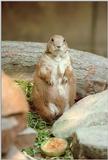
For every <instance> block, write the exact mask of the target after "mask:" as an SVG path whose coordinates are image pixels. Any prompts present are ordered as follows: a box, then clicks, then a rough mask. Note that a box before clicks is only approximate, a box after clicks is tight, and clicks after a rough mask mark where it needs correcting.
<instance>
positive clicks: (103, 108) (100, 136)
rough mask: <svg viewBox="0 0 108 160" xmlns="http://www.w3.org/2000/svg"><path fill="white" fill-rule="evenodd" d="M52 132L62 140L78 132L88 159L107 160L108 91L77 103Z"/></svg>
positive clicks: (57, 122) (54, 126)
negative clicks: (103, 159)
mask: <svg viewBox="0 0 108 160" xmlns="http://www.w3.org/2000/svg"><path fill="white" fill-rule="evenodd" d="M52 131H53V134H54V135H55V136H57V137H62V138H68V137H71V136H72V134H73V133H75V132H76V134H77V138H78V143H79V146H80V147H79V148H83V149H82V150H83V153H84V155H86V156H88V157H87V158H106V157H107V148H108V90H105V91H103V92H101V93H97V94H94V95H90V96H87V97H85V98H84V99H82V100H80V101H79V102H77V103H76V104H75V105H74V106H73V107H72V108H71V109H70V110H68V111H67V112H65V113H64V114H63V115H62V116H61V117H60V118H59V119H58V120H57V121H56V122H55V123H54V125H53V129H52ZM78 143H77V144H78ZM74 146H75V145H74ZM82 146H83V147H82ZM73 148H74V147H73ZM76 158H78V157H76Z"/></svg>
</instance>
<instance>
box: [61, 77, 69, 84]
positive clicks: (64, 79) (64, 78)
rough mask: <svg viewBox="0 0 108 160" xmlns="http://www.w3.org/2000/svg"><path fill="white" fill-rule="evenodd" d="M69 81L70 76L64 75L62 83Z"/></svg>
mask: <svg viewBox="0 0 108 160" xmlns="http://www.w3.org/2000/svg"><path fill="white" fill-rule="evenodd" d="M67 82H68V78H67V77H66V76H63V78H62V84H66V83H67Z"/></svg>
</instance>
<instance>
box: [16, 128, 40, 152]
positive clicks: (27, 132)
mask: <svg viewBox="0 0 108 160" xmlns="http://www.w3.org/2000/svg"><path fill="white" fill-rule="evenodd" d="M36 136H37V132H36V131H35V130H34V129H32V128H26V129H24V130H23V131H21V132H19V133H18V135H17V136H16V138H15V140H14V144H15V145H16V146H17V148H18V149H20V150H21V149H23V148H27V147H32V146H33V144H34V142H35V139H36Z"/></svg>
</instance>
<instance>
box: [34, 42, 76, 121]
mask: <svg viewBox="0 0 108 160" xmlns="http://www.w3.org/2000/svg"><path fill="white" fill-rule="evenodd" d="M65 43H66V42H65ZM47 47H48V46H47ZM66 47H67V46H66ZM47 51H48V48H47ZM45 55H47V56H49V57H50V58H52V59H53V58H54V57H55V54H54V57H53V53H50V54H48V53H46V54H44V55H43V56H42V58H40V61H39V62H38V63H37V64H36V72H35V75H34V85H33V92H32V97H33V103H34V106H35V111H36V112H37V113H38V114H39V115H40V116H41V117H42V118H43V119H44V120H45V121H48V122H52V121H53V120H55V119H56V118H58V117H59V116H60V115H62V114H63V112H64V109H65V105H66V102H65V99H64V97H63V96H61V95H59V92H58V91H57V89H56V86H54V85H53V84H54V83H53V81H52V79H51V74H52V70H51V69H50V67H49V68H47V67H46V64H45V62H43V59H44V57H45ZM46 63H47V62H46ZM69 64H70V63H69ZM43 66H44V67H45V69H46V72H45V73H42V72H41V67H43ZM52 69H53V68H52ZM59 78H61V79H62V81H61V84H62V85H65V84H66V83H67V84H68V85H69V96H68V104H69V107H71V106H72V104H73V103H74V101H75V98H76V81H75V77H74V74H73V70H72V67H71V65H70V66H68V67H67V68H66V69H65V72H64V74H63V73H61V71H60V68H59V66H58V67H57V79H59ZM49 103H53V104H55V105H56V106H57V108H58V111H59V113H58V114H57V113H55V114H52V113H51V110H50V109H49V106H48V105H49Z"/></svg>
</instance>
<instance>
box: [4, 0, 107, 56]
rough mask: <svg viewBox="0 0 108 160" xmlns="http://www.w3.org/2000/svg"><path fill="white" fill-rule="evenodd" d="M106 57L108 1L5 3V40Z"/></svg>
mask: <svg viewBox="0 0 108 160" xmlns="http://www.w3.org/2000/svg"><path fill="white" fill-rule="evenodd" d="M52 34H61V35H63V36H64V37H65V39H66V40H67V41H68V44H69V47H70V48H74V49H79V50H83V51H89V52H93V53H95V54H98V55H102V56H105V57H106V56H107V2H102V1H101V2H39V1H38V2H2V40H9V41H32V42H47V41H48V39H49V37H50V36H51V35H52Z"/></svg>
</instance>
